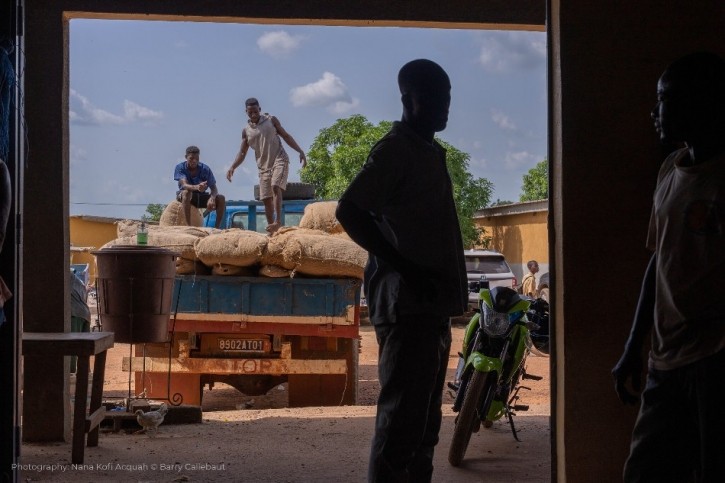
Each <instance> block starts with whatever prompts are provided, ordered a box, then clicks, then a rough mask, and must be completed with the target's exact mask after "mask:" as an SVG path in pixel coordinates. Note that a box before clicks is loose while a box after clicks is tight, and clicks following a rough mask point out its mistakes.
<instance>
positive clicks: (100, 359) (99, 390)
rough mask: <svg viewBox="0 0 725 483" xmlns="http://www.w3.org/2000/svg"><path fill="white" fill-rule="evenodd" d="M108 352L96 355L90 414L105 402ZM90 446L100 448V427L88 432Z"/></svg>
mask: <svg viewBox="0 0 725 483" xmlns="http://www.w3.org/2000/svg"><path fill="white" fill-rule="evenodd" d="M105 372H106V351H103V352H100V353H99V354H96V357H95V361H94V362H93V382H92V383H91V384H92V386H91V407H90V413H91V414H93V413H94V412H95V411H96V409H98V408H99V407H101V403H102V402H103V401H102V399H103V382H104V381H105V379H106V375H105ZM88 446H98V426H95V427H93V428H91V429H90V431H89V432H88Z"/></svg>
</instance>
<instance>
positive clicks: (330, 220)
mask: <svg viewBox="0 0 725 483" xmlns="http://www.w3.org/2000/svg"><path fill="white" fill-rule="evenodd" d="M336 209H337V201H318V202H317V203H310V204H309V205H307V206H305V212H304V214H303V215H302V219H301V220H300V228H309V229H312V230H322V231H324V232H327V233H340V232H343V231H345V229H344V228H343V227H342V225H341V224H340V222H339V221H337V218H336V217H335V210H336Z"/></svg>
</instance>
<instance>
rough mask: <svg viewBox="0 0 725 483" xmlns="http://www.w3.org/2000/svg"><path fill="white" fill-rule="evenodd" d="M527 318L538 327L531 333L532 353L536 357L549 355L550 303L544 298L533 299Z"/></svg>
mask: <svg viewBox="0 0 725 483" xmlns="http://www.w3.org/2000/svg"><path fill="white" fill-rule="evenodd" d="M526 316H527V317H528V318H529V321H530V322H533V323H534V324H536V325H537V326H538V328H534V329H533V330H532V331H531V342H532V343H533V347H532V348H531V351H532V352H534V353H535V354H536V355H540V356H548V355H549V302H547V300H546V299H545V298H543V297H539V298H536V299H533V300H532V301H531V305H530V306H529V310H528V311H527V312H526Z"/></svg>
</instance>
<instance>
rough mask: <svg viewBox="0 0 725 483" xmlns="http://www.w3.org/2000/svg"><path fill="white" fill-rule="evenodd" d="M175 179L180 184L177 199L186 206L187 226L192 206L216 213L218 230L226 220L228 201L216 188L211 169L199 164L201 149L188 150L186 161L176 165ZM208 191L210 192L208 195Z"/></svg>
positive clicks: (191, 147)
mask: <svg viewBox="0 0 725 483" xmlns="http://www.w3.org/2000/svg"><path fill="white" fill-rule="evenodd" d="M174 179H175V180H176V181H178V182H179V191H177V192H176V199H177V200H178V201H180V202H181V203H182V204H183V206H184V216H186V224H187V225H191V206H192V205H193V206H195V207H197V208H201V207H205V208H206V211H216V228H219V227H220V226H221V223H222V221H223V220H224V210H225V208H226V201H225V198H224V195H220V194H219V191H218V190H217V187H216V179H215V178H214V173H212V171H211V168H210V167H209V166H207V165H206V164H204V163H200V162H199V148H198V147H196V146H189V147H188V148H186V161H184V162H183V163H179V164H177V165H176V169H174ZM207 190H209V191H210V192H209V193H207Z"/></svg>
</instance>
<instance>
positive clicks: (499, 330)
mask: <svg viewBox="0 0 725 483" xmlns="http://www.w3.org/2000/svg"><path fill="white" fill-rule="evenodd" d="M472 289H474V290H475V291H476V292H477V293H478V294H479V295H478V296H479V300H480V309H479V311H478V312H477V313H476V314H475V315H474V316H473V317H472V318H471V321H470V322H469V324H468V327H467V328H466V332H465V336H464V339H463V348H462V350H461V352H459V355H460V361H459V364H458V369H457V371H456V376H455V380H454V381H453V382H452V383H449V384H448V387H449V388H451V389H452V390H453V391H454V394H455V401H454V403H453V411H454V412H457V413H458V416H457V417H456V420H455V428H454V430H453V441H452V442H451V446H450V450H449V453H448V461H449V462H450V464H451V465H453V466H458V465H460V464H461V461H463V457H464V456H465V454H466V450H467V449H468V444H469V442H470V440H471V435H472V434H473V433H478V431H479V430H480V428H481V425H483V427H484V428H489V427H491V425H492V424H493V422H494V421H498V420H499V419H501V418H503V417H504V416H505V417H506V418H507V419H508V422H509V424H510V425H511V431H512V433H513V435H514V438H515V439H516V440H517V441H518V436H517V434H516V427H515V426H514V420H513V416H514V415H515V411H526V410H528V406H526V405H523V404H518V400H519V391H520V390H521V389H524V387H523V386H520V385H519V382H520V381H521V380H522V379H535V380H540V379H541V377H539V376H533V375H529V374H527V373H526V369H525V364H526V357H527V356H528V355H529V350H530V348H531V338H530V335H529V334H530V331H531V330H535V329H536V328H537V327H536V325H535V324H533V323H532V322H530V321H529V320H528V318H527V315H526V313H527V311H528V310H529V307H530V305H531V300H530V299H526V298H523V297H521V296H520V295H519V294H517V293H516V291H515V290H513V289H512V288H510V287H493V288H489V287H488V282H487V281H486V280H485V279H484V280H482V281H481V282H480V283H479V284H478V286H474V287H472Z"/></svg>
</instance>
